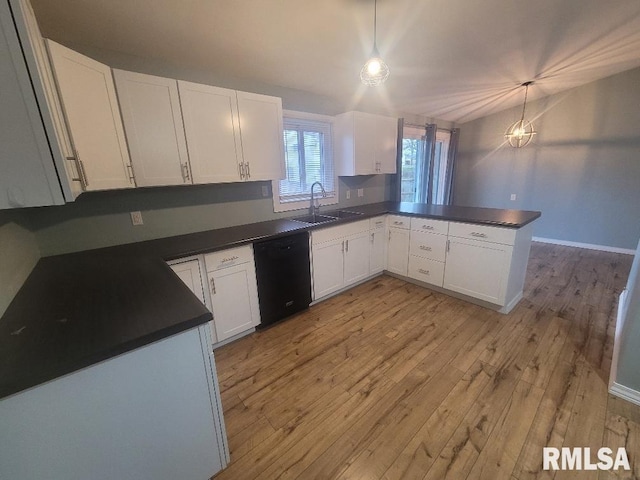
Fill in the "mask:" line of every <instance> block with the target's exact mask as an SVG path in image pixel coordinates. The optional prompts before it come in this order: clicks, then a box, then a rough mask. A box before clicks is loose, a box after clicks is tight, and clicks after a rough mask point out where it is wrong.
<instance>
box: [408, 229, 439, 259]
mask: <svg viewBox="0 0 640 480" xmlns="http://www.w3.org/2000/svg"><path fill="white" fill-rule="evenodd" d="M446 249H447V236H446V235H438V234H435V233H426V232H417V231H415V230H412V231H411V240H410V242H409V254H411V255H415V256H417V257H424V258H430V259H431V260H437V261H439V262H444V258H445V250H446Z"/></svg>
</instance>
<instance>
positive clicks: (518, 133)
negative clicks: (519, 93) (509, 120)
mask: <svg viewBox="0 0 640 480" xmlns="http://www.w3.org/2000/svg"><path fill="white" fill-rule="evenodd" d="M529 85H533V82H532V81H529V82H524V83H523V84H522V85H521V87H525V90H524V104H523V105H522V116H521V117H520V120H518V121H517V122H516V123H514V124H513V125H511V126H510V127H509V128H508V129H507V132H506V133H505V134H504V136H505V137H506V138H507V141H508V142H509V145H511V146H512V147H514V148H521V147H524V146H525V145H528V144H529V142H531V139H532V138H533V136H534V135H535V134H536V131H535V130H534V128H533V123H531V122H529V121H525V119H524V113H525V111H526V108H527V96H528V94H529Z"/></svg>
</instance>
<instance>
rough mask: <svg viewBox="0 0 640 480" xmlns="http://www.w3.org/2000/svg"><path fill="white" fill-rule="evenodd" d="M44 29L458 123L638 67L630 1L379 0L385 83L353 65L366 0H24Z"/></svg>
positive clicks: (366, 20)
mask: <svg viewBox="0 0 640 480" xmlns="http://www.w3.org/2000/svg"><path fill="white" fill-rule="evenodd" d="M32 2H33V5H34V9H35V11H36V15H37V16H38V20H39V22H40V25H41V28H42V30H43V33H44V35H45V36H47V37H50V38H52V39H54V40H56V41H59V42H61V43H63V44H68V45H71V46H73V47H74V48H76V49H79V50H81V51H82V47H83V46H84V47H86V48H88V49H101V50H105V51H115V52H120V53H123V54H126V55H133V56H137V57H144V58H150V59H152V60H153V62H156V63H158V62H159V63H160V64H166V65H171V66H172V68H184V69H191V70H198V71H206V72H216V74H217V75H220V74H221V73H220V72H224V75H225V76H226V77H227V78H231V79H233V78H237V79H245V80H247V81H252V82H256V84H261V85H273V86H279V87H286V88H290V89H295V90H298V91H303V92H309V93H313V94H317V95H321V96H325V97H328V98H333V99H335V100H336V101H338V102H340V104H342V105H344V106H345V110H358V109H367V108H369V109H376V110H379V111H381V113H383V112H388V113H393V112H406V113H413V114H417V115H424V116H428V117H436V118H441V119H443V120H449V121H456V122H459V123H463V122H466V121H469V120H472V119H474V118H479V117H482V116H485V115H488V114H490V113H494V112H497V111H500V110H504V109H506V108H509V107H513V106H516V105H519V104H521V102H522V95H521V91H520V89H519V88H518V86H519V85H520V84H521V83H522V82H524V81H528V80H535V88H532V89H531V91H530V95H529V98H530V99H532V100H534V99H536V98H540V97H542V96H547V95H550V94H553V93H558V92H560V91H563V90H566V89H569V88H572V87H575V86H578V85H582V84H585V83H588V82H591V81H594V80H597V79H599V78H603V77H606V76H609V75H612V74H615V73H618V72H621V71H624V70H628V69H631V68H635V67H638V66H640V2H638V0H616V1H615V2H603V1H601V0H540V1H536V2H514V1H512V0H485V1H482V2H480V1H469V0H447V1H444V0H380V1H378V32H377V43H378V48H379V50H380V53H381V55H382V57H383V58H384V59H385V61H386V62H387V63H388V65H389V67H390V69H391V76H390V77H389V79H388V80H387V83H386V84H385V85H384V86H383V87H377V88H372V87H365V86H363V85H362V84H361V83H360V79H359V72H360V68H361V67H362V64H363V63H364V61H365V60H366V59H367V57H368V56H369V54H370V49H371V44H372V40H373V28H372V27H373V1H372V0H371V1H369V0H325V1H317V0H279V1H277V2H274V1H264V0H262V1H255V0H234V1H221V0H211V1H205V0H136V1H129V0H126V1H125V0H114V1H105V0H55V1H51V0H32Z"/></svg>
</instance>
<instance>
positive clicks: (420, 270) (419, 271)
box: [418, 268, 429, 275]
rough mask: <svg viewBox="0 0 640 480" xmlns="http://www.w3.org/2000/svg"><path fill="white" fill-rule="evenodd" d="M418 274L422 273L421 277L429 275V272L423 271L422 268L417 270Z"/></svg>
mask: <svg viewBox="0 0 640 480" xmlns="http://www.w3.org/2000/svg"><path fill="white" fill-rule="evenodd" d="M418 273H422V274H423V275H429V270H425V269H424V268H419V269H418Z"/></svg>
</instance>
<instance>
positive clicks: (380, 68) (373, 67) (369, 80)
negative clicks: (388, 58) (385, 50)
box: [360, 0, 389, 87]
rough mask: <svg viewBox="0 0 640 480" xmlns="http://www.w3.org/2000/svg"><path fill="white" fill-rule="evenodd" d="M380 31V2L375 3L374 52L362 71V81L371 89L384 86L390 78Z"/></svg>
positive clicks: (375, 1)
mask: <svg viewBox="0 0 640 480" xmlns="http://www.w3.org/2000/svg"><path fill="white" fill-rule="evenodd" d="M377 30H378V1H377V0H374V3H373V51H372V52H371V56H370V58H369V60H367V62H366V63H365V64H364V65H363V67H362V69H361V70H360V80H361V81H362V83H364V84H365V85H367V86H369V87H377V86H378V85H382V84H383V83H384V82H385V81H386V80H387V78H389V67H388V66H387V64H386V63H385V62H384V60H382V58H381V57H380V53H379V52H378V45H377V42H376V35H377Z"/></svg>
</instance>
